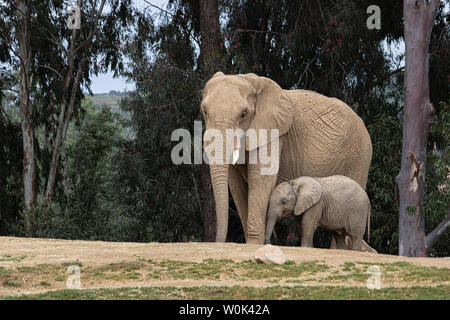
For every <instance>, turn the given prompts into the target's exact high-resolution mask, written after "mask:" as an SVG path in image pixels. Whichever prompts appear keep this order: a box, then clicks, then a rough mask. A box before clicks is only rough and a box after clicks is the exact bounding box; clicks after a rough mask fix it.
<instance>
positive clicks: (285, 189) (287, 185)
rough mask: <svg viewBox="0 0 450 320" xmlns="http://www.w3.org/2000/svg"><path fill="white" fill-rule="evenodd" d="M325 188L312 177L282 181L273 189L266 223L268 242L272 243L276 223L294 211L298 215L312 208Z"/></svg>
mask: <svg viewBox="0 0 450 320" xmlns="http://www.w3.org/2000/svg"><path fill="white" fill-rule="evenodd" d="M322 194H323V188H322V186H321V185H320V183H319V182H318V181H317V180H316V179H314V178H311V177H301V178H297V179H295V180H291V181H288V182H283V183H280V184H279V185H278V186H276V187H275V189H274V190H273V191H272V194H271V195H270V201H269V210H268V214H267V225H266V243H270V237H271V236H272V232H273V228H274V227H275V223H276V222H277V221H278V220H280V219H282V218H284V217H285V216H287V215H288V214H290V213H292V212H294V214H295V215H296V216H298V215H301V214H302V213H303V212H305V211H306V210H308V209H309V208H311V207H312V206H313V205H315V204H316V203H318V202H319V200H320V199H321V198H322Z"/></svg>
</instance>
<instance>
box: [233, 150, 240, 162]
mask: <svg viewBox="0 0 450 320" xmlns="http://www.w3.org/2000/svg"><path fill="white" fill-rule="evenodd" d="M238 159H239V149H236V150H234V151H233V165H235V164H236V163H237V161H238Z"/></svg>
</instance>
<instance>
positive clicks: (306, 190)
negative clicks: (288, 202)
mask: <svg viewBox="0 0 450 320" xmlns="http://www.w3.org/2000/svg"><path fill="white" fill-rule="evenodd" d="M299 184H300V185H299V187H298V189H297V203H296V204H295V208H294V214H295V215H296V216H298V215H300V214H302V213H303V212H305V211H306V210H308V209H309V208H311V207H312V206H313V205H315V204H316V203H317V202H319V200H320V198H322V194H323V188H322V186H321V185H320V183H319V182H318V181H317V180H316V179H313V178H310V177H305V178H301V179H299Z"/></svg>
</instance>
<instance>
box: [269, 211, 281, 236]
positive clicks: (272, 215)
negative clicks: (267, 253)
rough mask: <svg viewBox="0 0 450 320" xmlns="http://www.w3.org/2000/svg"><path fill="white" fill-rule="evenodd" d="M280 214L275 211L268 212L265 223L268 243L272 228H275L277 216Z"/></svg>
mask: <svg viewBox="0 0 450 320" xmlns="http://www.w3.org/2000/svg"><path fill="white" fill-rule="evenodd" d="M279 216H280V215H279V214H277V213H276V212H270V211H269V214H268V215H267V224H266V243H270V238H271V237H272V232H273V228H275V224H276V223H277V221H278V217H279Z"/></svg>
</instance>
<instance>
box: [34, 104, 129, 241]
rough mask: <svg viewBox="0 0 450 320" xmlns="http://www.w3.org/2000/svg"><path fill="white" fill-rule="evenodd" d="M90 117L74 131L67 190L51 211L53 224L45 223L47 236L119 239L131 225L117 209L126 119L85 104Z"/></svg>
mask: <svg viewBox="0 0 450 320" xmlns="http://www.w3.org/2000/svg"><path fill="white" fill-rule="evenodd" d="M85 107H86V109H87V110H86V117H85V119H84V121H83V122H82V123H81V124H80V125H79V126H72V128H71V130H70V132H69V137H68V141H67V145H66V155H65V156H66V161H63V163H62V165H63V166H64V167H65V168H64V171H65V173H64V175H63V181H62V185H64V188H65V190H63V192H60V193H59V194H58V197H57V200H58V201H56V202H55V203H54V204H53V206H52V207H51V208H50V209H49V211H50V213H49V214H50V219H46V220H44V221H40V223H41V224H43V226H42V228H40V229H41V230H42V231H39V233H38V235H39V236H42V237H58V238H67V239H91V240H100V239H101V240H116V239H118V238H120V236H121V234H120V230H118V229H120V228H123V227H124V225H126V221H122V222H121V223H120V224H119V225H117V219H119V220H120V219H121V213H122V212H121V211H120V208H114V200H115V198H116V195H115V194H114V192H113V189H112V185H113V183H114V176H113V174H114V172H115V171H116V168H115V163H114V160H113V159H114V157H116V156H117V154H118V153H119V152H120V151H119V150H120V149H119V148H120V147H121V146H122V145H123V144H124V143H125V141H124V139H123V138H122V137H121V132H122V130H123V128H122V123H123V122H124V120H123V119H122V118H121V117H120V115H118V114H115V113H112V112H111V110H110V109H109V108H107V107H103V108H101V109H100V110H96V109H95V107H94V105H93V104H92V101H90V100H88V101H87V104H86V106H85Z"/></svg>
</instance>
